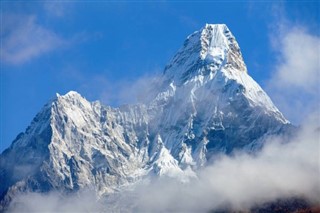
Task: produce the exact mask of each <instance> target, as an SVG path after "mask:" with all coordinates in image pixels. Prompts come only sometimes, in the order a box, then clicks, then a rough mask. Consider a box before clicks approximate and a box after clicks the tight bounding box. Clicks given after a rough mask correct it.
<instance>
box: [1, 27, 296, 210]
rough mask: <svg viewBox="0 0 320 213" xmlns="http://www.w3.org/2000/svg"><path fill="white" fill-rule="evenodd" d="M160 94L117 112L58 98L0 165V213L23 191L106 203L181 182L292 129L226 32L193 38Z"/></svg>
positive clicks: (213, 30)
mask: <svg viewBox="0 0 320 213" xmlns="http://www.w3.org/2000/svg"><path fill="white" fill-rule="evenodd" d="M159 85H160V86H159V87H157V88H154V89H153V90H155V89H156V90H157V93H156V95H155V97H154V98H152V99H151V100H150V101H149V102H147V103H144V104H136V105H128V106H121V107H119V108H111V107H108V106H103V105H101V104H100V103H99V102H92V103H90V102H88V101H87V100H86V99H85V98H83V97H82V96H81V95H80V94H78V93H76V92H73V91H71V92H69V93H67V94H66V95H63V96H60V95H58V94H57V97H56V98H55V99H54V100H53V101H51V102H49V103H48V104H47V105H45V106H44V108H43V109H42V110H41V112H40V113H39V114H38V115H37V116H36V117H35V119H34V120H33V121H32V123H31V125H30V126H29V127H28V128H27V130H26V132H25V133H22V134H20V135H18V137H17V138H16V140H15V141H14V142H13V143H12V145H11V146H10V147H9V148H8V149H7V150H5V151H4V152H3V153H2V154H1V156H0V166H1V167H0V183H1V185H0V194H1V200H2V201H1V202H2V203H1V205H2V207H4V206H6V205H7V204H8V202H9V201H10V199H11V198H12V197H13V196H14V195H15V194H16V193H18V192H22V191H38V192H47V191H51V190H59V191H61V192H74V191H77V190H79V189H82V188H85V187H91V188H94V190H95V191H96V192H97V194H98V195H105V194H109V193H112V192H114V191H117V190H118V189H119V187H126V186H128V185H130V184H132V183H135V182H136V181H137V180H140V179H143V178H145V177H148V176H154V175H156V176H169V177H177V178H181V179H182V180H184V179H188V178H189V177H193V176H195V175H196V171H197V169H198V168H199V167H201V166H204V165H205V164H206V162H207V161H208V159H210V158H211V157H212V156H214V155H215V154H216V153H226V154H230V153H231V152H232V151H233V150H235V149H243V150H246V151H249V152H253V151H255V150H257V149H259V148H260V147H261V146H262V144H263V139H264V138H265V137H267V136H268V135H272V134H280V133H284V132H286V131H288V129H290V128H292V126H291V125H290V124H289V122H288V121H287V120H286V119H285V118H284V117H283V115H282V114H281V113H280V112H279V110H278V109H277V108H276V107H275V106H274V105H273V103H272V101H271V100H270V98H269V97H268V96H267V94H266V93H265V92H264V91H263V90H262V89H261V87H260V86H259V85H258V84H257V83H256V82H255V81H254V80H253V79H252V78H251V77H250V76H249V75H248V72H247V68H246V66H245V63H244V62H243V59H242V56H241V51H240V48H239V45H238V43H237V42H236V40H235V37H234V36H233V35H232V33H231V32H230V30H229V29H228V28H227V27H226V26H225V25H206V26H205V27H204V28H202V29H201V30H200V31H197V32H195V33H193V34H191V35H190V36H189V37H188V38H187V40H186V41H185V42H184V45H183V47H182V48H181V49H180V50H179V51H178V53H177V54H176V55H175V56H174V57H173V59H172V60H171V62H170V63H169V64H168V65H167V66H166V68H165V71H164V74H163V76H162V80H161V84H159ZM186 171H188V172H186ZM190 171H191V172H190Z"/></svg>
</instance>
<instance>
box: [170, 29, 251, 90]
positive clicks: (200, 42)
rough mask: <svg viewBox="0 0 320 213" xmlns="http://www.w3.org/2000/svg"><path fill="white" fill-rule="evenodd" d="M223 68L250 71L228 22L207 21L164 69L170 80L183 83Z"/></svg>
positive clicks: (188, 38)
mask: <svg viewBox="0 0 320 213" xmlns="http://www.w3.org/2000/svg"><path fill="white" fill-rule="evenodd" d="M222 67H234V68H235V69H236V70H237V71H240V72H247V68H246V65H245V64H244V62H243V58H242V54H241V51H240V48H239V45H238V43H237V41H236V39H235V37H234V36H233V35H232V33H231V31H230V30H229V29H228V27H227V26H226V25H225V24H206V25H205V26H204V27H203V28H202V29H201V30H199V31H196V32H194V33H193V34H191V35H190V36H188V37H187V39H186V40H185V42H184V45H183V47H182V48H180V50H179V51H178V52H177V54H176V55H175V56H174V57H173V59H172V60H171V62H170V63H169V64H168V65H167V66H166V68H165V71H164V72H165V75H166V76H167V78H168V79H171V80H174V81H175V82H176V84H178V85H180V84H183V83H184V82H185V81H187V80H189V79H190V78H193V77H195V76H198V75H204V76H206V75H208V74H210V73H211V72H215V71H217V70H219V69H221V68H222Z"/></svg>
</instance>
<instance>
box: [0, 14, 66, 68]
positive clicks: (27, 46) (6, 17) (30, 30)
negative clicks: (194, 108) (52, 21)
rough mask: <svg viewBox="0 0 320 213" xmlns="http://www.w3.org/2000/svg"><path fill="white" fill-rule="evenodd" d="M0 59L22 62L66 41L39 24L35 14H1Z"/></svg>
mask: <svg viewBox="0 0 320 213" xmlns="http://www.w3.org/2000/svg"><path fill="white" fill-rule="evenodd" d="M2 19H3V26H2V33H1V39H2V50H1V60H2V61H3V62H5V63H8V64H15V65H16V64H22V63H24V62H27V61H29V60H31V59H33V58H36V57H38V56H40V55H42V54H44V53H48V52H50V51H53V50H55V49H57V48H59V47H62V46H63V45H65V44H66V43H67V41H66V40H65V39H63V38H61V37H60V36H59V35H57V34H56V33H55V32H53V31H51V30H49V29H47V28H45V27H43V26H41V25H39V24H38V23H37V18H36V16H33V15H14V14H3V17H2Z"/></svg>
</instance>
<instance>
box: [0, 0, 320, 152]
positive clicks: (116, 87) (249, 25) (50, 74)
mask: <svg viewBox="0 0 320 213" xmlns="http://www.w3.org/2000/svg"><path fill="white" fill-rule="evenodd" d="M319 10H320V9H319V3H318V2H317V1H290V2H285V1H282V2H280V1H274V2H273V1H260V2H259V3H254V2H245V1H228V2H227V3H226V2H221V1H217V2H208V1H203V2H188V1H186V2H179V1H175V2H170V1H158V2H155V3H154V2H153V3H152V2H147V1H135V2H129V1H120V2H117V1H112V2H106V1H95V2H94V3H92V2H89V1H60V2H56V1H31V2H30V1H29V2H23V1H21V2H15V1H1V35H0V36H1V103H0V104H1V106H0V107H1V132H0V140H1V141H0V142H1V146H0V151H2V150H3V149H5V148H6V147H8V146H9V145H10V143H11V142H12V141H13V139H14V138H15V137H16V135H17V134H18V133H19V132H22V131H24V130H25V129H26V128H27V126H28V125H29V123H30V122H31V120H32V119H33V117H34V116H35V115H36V113H37V112H39V111H40V109H41V108H42V106H43V105H44V104H45V103H47V102H48V101H49V100H51V99H52V98H54V97H55V93H56V92H58V93H60V94H64V93H66V92H68V91H69V90H76V91H78V92H79V93H81V94H82V95H83V96H84V97H86V98H87V99H88V100H90V101H93V100H101V101H102V102H103V103H105V104H108V105H112V106H117V105H119V104H123V103H127V102H132V99H126V98H125V97H126V96H124V95H123V93H125V92H126V90H125V88H126V85H130V84H134V83H133V82H136V81H138V80H139V79H141V78H143V77H145V76H153V75H158V74H159V73H161V72H162V69H163V68H164V66H165V64H166V63H167V62H169V60H170V58H171V57H172V56H173V55H174V53H175V52H176V51H177V50H178V48H179V47H180V46H181V45H182V43H183V41H184V39H185V38H186V37H187V36H188V35H189V34H191V33H192V32H194V31H196V30H199V29H200V28H201V27H203V26H204V24H205V23H225V24H227V25H228V27H229V28H230V30H231V31H232V33H233V34H234V35H235V37H236V39H237V41H238V43H239V45H240V47H241V50H242V53H243V57H244V60H245V63H246V64H247V67H248V71H249V73H250V75H251V76H252V77H253V78H254V79H255V80H256V81H257V82H258V83H259V84H260V85H261V86H262V87H263V88H266V89H267V90H268V88H269V90H270V91H271V94H270V96H271V98H273V95H274V96H275V99H277V98H276V95H277V92H274V90H272V88H271V89H270V87H272V84H270V79H273V78H274V76H276V75H274V74H275V73H277V69H278V68H277V67H276V65H280V67H281V66H282V65H283V67H284V68H283V70H285V68H287V67H288V66H287V67H286V65H287V64H281V62H280V61H281V59H283V58H284V59H288V61H290V60H291V58H290V57H288V54H287V55H286V53H287V52H288V51H287V52H285V51H279V48H277V47H278V46H280V47H281V48H283V49H284V50H287V49H290V48H289V47H291V46H286V45H287V43H286V41H287V40H289V41H295V40H294V39H295V38H296V37H294V36H296V35H300V34H301V33H302V36H301V37H297V38H305V37H304V36H309V37H307V38H310V40H308V41H310V42H309V43H308V44H312V43H313V41H316V45H315V46H316V47H318V46H317V45H318V43H317V42H318V38H319V35H320V30H319V29H320V27H319V24H320V20H319ZM292 29H298V30H296V31H292ZM288 32H289V34H288ZM291 32H293V33H295V34H290V33H291ZM299 33H300V34H299ZM287 35H292V36H291V37H290V36H287ZM286 36H287V37H288V38H289V39H287V40H286V39H282V37H284V38H287V37H286ZM290 39H291V40H290ZM298 40H299V39H298ZM302 40H303V39H302ZM290 44H292V43H290ZM302 46H303V45H302ZM286 47H288V48H286ZM281 48H280V49H281ZM311 48H312V47H311ZM281 50H282V49H281ZM311 53H313V52H311ZM316 53H319V51H318V52H317V49H316ZM297 57H298V56H297ZM317 59H318V58H315V60H317ZM292 60H293V61H296V60H295V59H292ZM292 60H291V61H292ZM318 65H319V64H318ZM318 65H317V64H316V65H315V66H313V67H311V68H310V70H311V69H313V70H315V68H316V69H317V68H319V66H318ZM314 67H315V68H314ZM279 72H280V71H279ZM284 72H285V71H283V73H284ZM316 74H318V71H316ZM317 77H319V76H316V78H317ZM277 79H279V78H277ZM307 80H308V79H307ZM316 83H318V82H316ZM295 85H298V84H297V82H295ZM298 86H299V85H298ZM300 86H301V85H300ZM316 89H318V87H316ZM119 91H121V92H119ZM272 91H273V92H274V93H272ZM278 93H279V90H278ZM312 94H314V93H310V92H308V91H307V92H306V95H312ZM318 95H319V93H318ZM298 99H299V98H298ZM279 100H280V101H279V103H280V105H281V98H280V99H279ZM298 104H300V105H301V103H298ZM280 108H281V107H280ZM283 109H284V111H285V107H283ZM285 114H286V113H285ZM287 115H288V117H289V119H293V120H294V118H292V117H290V112H288V114H287ZM297 122H299V119H297Z"/></svg>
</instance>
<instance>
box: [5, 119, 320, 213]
mask: <svg viewBox="0 0 320 213" xmlns="http://www.w3.org/2000/svg"><path fill="white" fill-rule="evenodd" d="M318 125H319V120H318V119H317V117H314V116H310V119H308V120H307V122H306V123H305V125H304V127H303V128H302V129H301V130H300V131H299V133H298V134H297V135H296V136H295V137H294V138H293V139H292V140H291V141H290V142H285V143H284V142H283V138H281V137H280V136H279V137H274V138H270V139H268V141H266V144H267V145H266V146H265V147H264V148H263V149H262V150H261V151H260V152H259V153H256V154H255V155H250V154H247V153H244V152H239V153H235V154H234V155H233V156H224V155H223V156H221V157H220V158H219V159H218V160H216V161H214V162H213V164H212V165H209V166H208V167H205V168H204V169H202V170H201V171H199V173H198V178H197V179H192V180H190V181H189V182H188V183H182V182H180V181H179V180H176V179H167V178H161V179H157V180H152V181H151V182H147V183H146V182H143V183H140V184H137V185H136V186H135V187H134V188H133V189H132V190H129V191H123V192H121V193H119V194H116V195H114V196H113V197H107V198H106V199H100V200H99V201H96V199H98V198H97V197H96V196H95V194H94V193H93V192H90V191H89V192H88V191H84V192H80V193H77V194H74V195H70V196H67V197H63V196H62V195H61V194H58V193H50V194H48V195H41V194H36V193H30V194H25V195H21V196H17V197H16V198H15V199H14V201H13V202H12V203H11V206H10V210H9V212H44V211H45V212H105V211H111V212H132V211H137V212H208V211H211V210H217V209H229V210H244V211H245V210H249V209H250V208H252V207H254V206H259V205H262V204H264V203H267V202H272V201H275V200H276V199H280V198H281V199H286V198H288V199H290V198H293V197H300V198H304V199H306V200H307V201H309V202H310V203H311V204H312V205H320V200H319V198H320V181H319V175H320V168H319V160H320V158H319V157H320V156H319V137H320V130H319V126H318Z"/></svg>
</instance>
